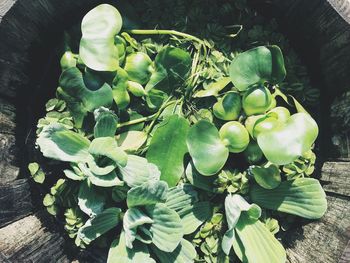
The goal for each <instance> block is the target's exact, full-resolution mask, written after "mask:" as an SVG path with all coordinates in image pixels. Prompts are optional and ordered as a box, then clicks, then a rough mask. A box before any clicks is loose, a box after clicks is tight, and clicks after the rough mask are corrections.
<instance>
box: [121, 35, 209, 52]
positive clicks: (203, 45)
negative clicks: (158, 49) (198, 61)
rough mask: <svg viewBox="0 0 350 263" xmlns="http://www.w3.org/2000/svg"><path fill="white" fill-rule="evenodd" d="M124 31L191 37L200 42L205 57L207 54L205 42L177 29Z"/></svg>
mask: <svg viewBox="0 0 350 263" xmlns="http://www.w3.org/2000/svg"><path fill="white" fill-rule="evenodd" d="M126 32H128V33H130V34H134V35H174V36H179V37H183V38H187V39H191V40H193V41H196V42H198V43H199V44H201V47H202V48H203V52H204V57H206V56H207V54H208V52H207V48H206V46H205V43H204V41H203V40H201V39H200V38H198V37H195V36H192V35H190V34H187V33H183V32H179V31H176V30H166V29H131V30H128V31H126Z"/></svg>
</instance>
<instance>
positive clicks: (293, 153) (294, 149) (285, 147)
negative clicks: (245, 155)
mask: <svg viewBox="0 0 350 263" xmlns="http://www.w3.org/2000/svg"><path fill="white" fill-rule="evenodd" d="M317 135H318V126H317V123H316V122H315V120H314V119H313V118H311V116H310V115H308V114H306V113H296V114H294V115H292V116H291V117H290V118H289V119H288V121H287V122H286V123H284V124H281V125H279V126H276V127H275V128H273V129H271V130H270V131H266V132H262V133H260V134H259V136H258V137H257V140H258V144H259V147H260V148H261V150H262V152H263V153H264V155H265V157H266V158H267V159H268V160H269V161H270V162H271V163H274V164H277V165H284V164H288V163H291V162H293V161H294V160H295V159H297V158H298V157H299V156H301V155H302V154H303V153H305V152H306V151H308V150H310V149H311V147H312V145H313V144H314V142H315V140H316V138H317Z"/></svg>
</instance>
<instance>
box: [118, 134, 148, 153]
mask: <svg viewBox="0 0 350 263" xmlns="http://www.w3.org/2000/svg"><path fill="white" fill-rule="evenodd" d="M146 140H147V133H145V132H143V131H128V132H124V133H122V134H119V135H118V137H117V142H118V145H119V146H120V148H122V149H123V150H124V151H126V152H128V153H132V152H135V151H137V150H138V149H139V148H140V147H141V146H142V145H143V144H144V143H145V142H146Z"/></svg>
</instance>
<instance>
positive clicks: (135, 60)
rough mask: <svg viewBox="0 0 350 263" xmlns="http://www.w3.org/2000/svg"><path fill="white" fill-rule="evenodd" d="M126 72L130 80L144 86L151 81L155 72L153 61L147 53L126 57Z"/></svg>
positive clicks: (137, 53)
mask: <svg viewBox="0 0 350 263" xmlns="http://www.w3.org/2000/svg"><path fill="white" fill-rule="evenodd" d="M124 70H125V71H126V72H127V73H128V77H129V80H131V81H135V82H137V83H139V84H141V85H144V84H146V83H147V82H148V81H149V80H150V77H151V74H152V71H153V67H152V60H151V58H150V57H149V56H148V55H147V54H146V53H143V52H135V53H132V54H130V55H128V56H127V57H126V61H125V66H124Z"/></svg>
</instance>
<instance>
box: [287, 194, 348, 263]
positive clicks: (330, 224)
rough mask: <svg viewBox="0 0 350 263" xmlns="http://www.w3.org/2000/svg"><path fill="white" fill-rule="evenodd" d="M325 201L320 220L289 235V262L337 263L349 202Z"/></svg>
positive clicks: (345, 239) (345, 234) (343, 245)
mask: <svg viewBox="0 0 350 263" xmlns="http://www.w3.org/2000/svg"><path fill="white" fill-rule="evenodd" d="M327 201H328V210H327V212H326V214H325V215H324V216H323V217H322V218H321V219H320V220H318V221H314V222H310V223H308V224H306V225H304V226H303V227H302V228H298V229H295V231H293V232H292V233H291V236H290V240H289V242H288V244H287V246H288V247H289V248H287V255H288V262H289V263H317V262H327V263H338V261H339V259H340V257H341V256H342V254H343V252H344V250H345V248H346V246H347V244H348V241H349V235H348V232H349V231H350V228H349V227H350V217H349V215H350V206H349V199H348V198H342V197H336V196H328V197H327ZM348 259H349V258H348Z"/></svg>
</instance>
